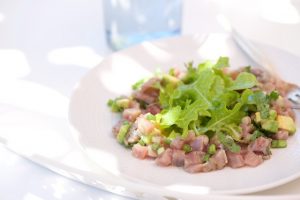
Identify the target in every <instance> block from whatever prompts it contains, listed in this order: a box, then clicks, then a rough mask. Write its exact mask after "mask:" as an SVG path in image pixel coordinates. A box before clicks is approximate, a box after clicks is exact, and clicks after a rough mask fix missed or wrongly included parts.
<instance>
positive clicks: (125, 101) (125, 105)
mask: <svg viewBox="0 0 300 200" xmlns="http://www.w3.org/2000/svg"><path fill="white" fill-rule="evenodd" d="M129 103H130V100H129V99H118V100H116V104H117V106H119V107H121V108H128V107H129Z"/></svg>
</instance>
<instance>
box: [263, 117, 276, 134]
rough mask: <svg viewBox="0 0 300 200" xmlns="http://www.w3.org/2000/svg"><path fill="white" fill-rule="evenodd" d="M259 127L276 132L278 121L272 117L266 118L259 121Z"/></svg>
mask: <svg viewBox="0 0 300 200" xmlns="http://www.w3.org/2000/svg"><path fill="white" fill-rule="evenodd" d="M261 128H262V129H264V130H266V131H269V132H272V133H276V132H277V131H278V122H277V121H275V120H272V119H266V120H262V121H261Z"/></svg>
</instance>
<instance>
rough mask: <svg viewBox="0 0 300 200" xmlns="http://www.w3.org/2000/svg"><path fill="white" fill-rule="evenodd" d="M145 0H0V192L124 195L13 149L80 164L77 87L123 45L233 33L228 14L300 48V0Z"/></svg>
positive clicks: (244, 28)
mask: <svg viewBox="0 0 300 200" xmlns="http://www.w3.org/2000/svg"><path fill="white" fill-rule="evenodd" d="M147 2H150V1H144V0H140V1H138V0H136V1H135V0H132V1H130V0H103V1H101V0H89V1H86V0H44V1H39V0H0V144H1V143H3V145H0V158H1V159H0V169H1V170H0V177H1V179H0V199H24V200H40V199H98V200H100V199H126V198H123V197H119V196H117V195H112V194H110V193H108V192H104V191H101V190H97V189H93V188H91V187H88V186H85V185H83V184H80V183H77V182H74V181H71V180H69V179H66V178H64V177H62V176H60V175H57V174H55V173H53V172H51V171H49V170H47V169H45V168H43V167H40V166H39V165H36V164H34V162H31V161H28V160H27V159H24V158H23V157H20V156H18V155H17V154H15V153H13V152H16V153H18V154H21V155H23V156H24V157H27V158H28V157H29V156H28V155H32V154H33V153H36V152H39V153H40V155H51V156H53V157H54V156H56V158H57V157H59V156H61V153H63V155H64V156H66V155H67V157H62V158H64V159H63V161H62V162H65V164H66V163H67V164H69V165H70V166H71V164H74V163H76V159H80V158H81V157H80V156H81V155H79V153H76V149H75V147H74V146H73V145H74V144H73V142H72V138H71V136H70V135H69V134H66V133H68V126H67V123H68V122H67V113H68V102H69V97H70V94H71V92H72V88H73V86H74V85H75V84H76V82H78V81H79V80H80V78H81V77H82V76H83V75H84V74H85V73H86V72H87V71H88V70H89V69H91V68H92V67H94V66H96V65H97V64H98V63H100V62H101V61H102V59H103V58H104V57H105V56H107V55H109V54H111V53H113V52H115V51H116V50H120V49H123V48H127V47H130V46H131V45H134V44H138V43H140V42H142V41H144V40H152V39H158V38H164V37H169V36H180V35H189V34H207V33H215V32H218V33H226V31H225V30H224V29H223V27H222V26H221V25H220V20H219V19H220V16H222V15H223V16H226V17H227V18H228V19H229V20H230V23H231V24H232V25H233V26H234V27H235V28H236V29H237V30H238V31H239V32H240V33H241V34H242V35H243V36H245V37H246V38H247V39H249V40H252V41H256V42H260V43H263V44H268V45H271V46H274V47H279V48H281V49H283V50H286V51H288V52H290V53H292V54H294V55H297V56H300V39H299V36H300V0H243V1H240V0H226V1H224V0H223V1H221V0H182V1H180V0H174V1H167V0H162V1H160V0H155V1H151V3H147ZM141 11H142V12H141ZM124 16H126V17H124ZM51 142H52V143H51ZM53 143H55V144H56V146H55V147H53V146H49V145H48V146H47V144H51V145H52V144H53ZM6 147H8V149H10V150H8V149H7V148H6ZM55 149H56V150H57V151H55ZM58 150H59V151H58ZM51 156H49V158H51ZM30 158H31V160H33V161H34V157H30ZM65 158H69V160H68V159H65ZM74 158H75V159H74ZM74 160H75V161H74ZM79 167H82V168H84V166H79Z"/></svg>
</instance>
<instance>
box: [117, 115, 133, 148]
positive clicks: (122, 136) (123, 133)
mask: <svg viewBox="0 0 300 200" xmlns="http://www.w3.org/2000/svg"><path fill="white" fill-rule="evenodd" d="M129 128H130V123H129V122H127V121H126V122H124V123H123V125H122V126H121V128H120V130H119V133H118V135H117V140H118V142H119V143H121V144H124V140H125V138H126V135H127V133H128V130H129Z"/></svg>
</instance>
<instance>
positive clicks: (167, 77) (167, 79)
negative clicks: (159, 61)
mask: <svg viewBox="0 0 300 200" xmlns="http://www.w3.org/2000/svg"><path fill="white" fill-rule="evenodd" d="M163 81H164V82H166V83H171V84H172V85H174V86H177V84H178V83H179V79H178V78H176V77H174V76H171V75H169V74H164V76H163Z"/></svg>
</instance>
